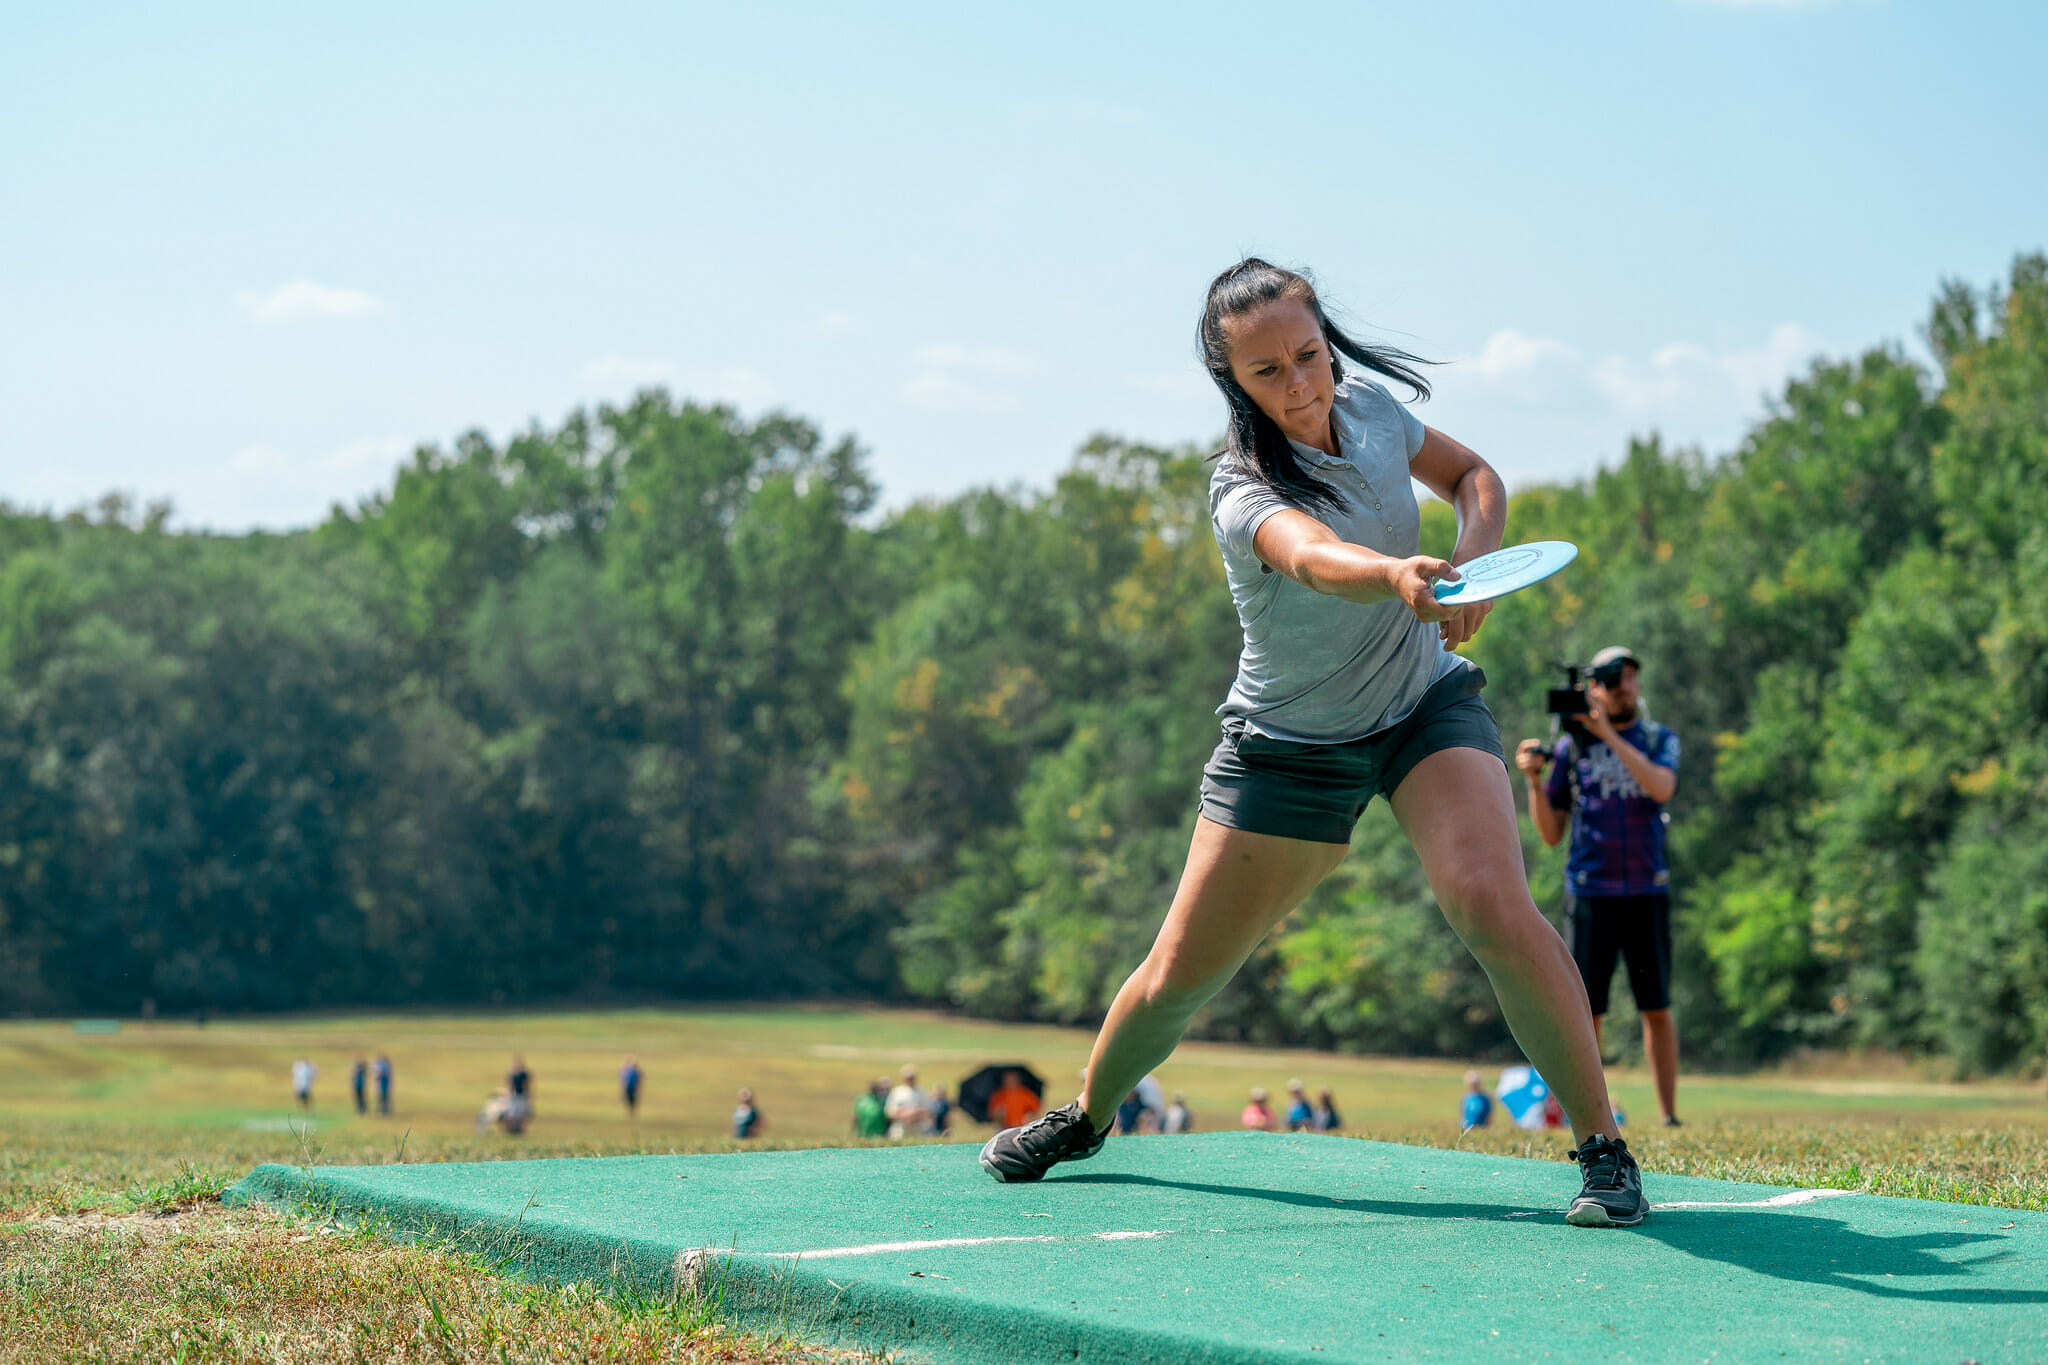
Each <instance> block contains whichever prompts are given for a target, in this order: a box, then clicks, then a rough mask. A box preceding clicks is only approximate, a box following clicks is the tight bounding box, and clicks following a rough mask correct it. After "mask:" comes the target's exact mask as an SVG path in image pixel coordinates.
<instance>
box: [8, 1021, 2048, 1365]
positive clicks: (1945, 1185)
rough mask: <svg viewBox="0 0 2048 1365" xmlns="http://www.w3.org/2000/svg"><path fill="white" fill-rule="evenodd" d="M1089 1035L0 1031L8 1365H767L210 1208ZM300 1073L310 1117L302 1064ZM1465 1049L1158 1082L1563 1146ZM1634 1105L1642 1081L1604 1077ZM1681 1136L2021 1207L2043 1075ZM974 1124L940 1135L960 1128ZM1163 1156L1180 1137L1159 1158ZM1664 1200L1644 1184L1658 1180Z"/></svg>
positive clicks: (1705, 1098)
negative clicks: (364, 1072) (628, 1075)
mask: <svg viewBox="0 0 2048 1365" xmlns="http://www.w3.org/2000/svg"><path fill="white" fill-rule="evenodd" d="M1089 1041H1090V1036H1089V1034H1088V1033H1087V1032H1085V1031H1082V1030H1071V1029H1058V1028H1048V1027H1019V1026H1006V1025H994V1024H987V1023H981V1022H975V1021H962V1020H956V1019H951V1018H947V1017H943V1016H939V1015H934V1014H928V1013H919V1012H910V1011H882V1010H868V1009H846V1008H838V1009H744V1010H683V1011H653V1010H646V1011H618V1012H604V1013H562V1014H489V1015H483V1014H466V1015H403V1016H348V1017H344V1016H334V1017H317V1018H314V1017H308V1018H292V1019H283V1020H279V1019H262V1020H228V1021H217V1022H214V1023H212V1024H209V1025H208V1026H207V1027H205V1028H203V1029H201V1028H196V1027H194V1026H193V1025H192V1024H190V1023H189V1022H177V1023H173V1022H160V1023H158V1024H157V1025H155V1026H154V1027H153V1028H146V1027H143V1026H141V1025H140V1024H139V1023H136V1022H133V1021H128V1022H125V1023H124V1026H123V1028H122V1029H121V1031H120V1032H119V1033H117V1034H111V1035H95V1034H78V1033H74V1032H73V1031H72V1028H71V1026H70V1025H69V1024H68V1023H49V1022H26V1023H11V1024H7V1025H0V1078H4V1082H0V1084H4V1093H0V1361H8V1362H13V1361H41V1360H109V1361H125V1360H136V1361H141V1360H149V1361H158V1360H180V1361H200V1360H236V1361H240V1360H358V1359H361V1360H377V1361H382V1360H393V1361H398V1360H407V1361H410V1360H423V1361H425V1360H432V1361H468V1360H478V1361H482V1360H492V1361H517V1360H543V1359H546V1360H560V1359H593V1360H617V1361H657V1360H661V1361H666V1360H678V1361H681V1360H689V1361H696V1360H702V1361H735V1362H755V1361H781V1360H798V1359H816V1358H823V1353H818V1352H814V1351H812V1350H810V1349H809V1348H807V1347H805V1346H804V1345H803V1344H802V1343H800V1342H795V1341H789V1340H784V1339H780V1338H777V1337H774V1336H772V1335H771V1336H766V1337H764V1336H761V1335H759V1334H754V1335H742V1334H737V1333H734V1332H732V1331H730V1330H729V1329H727V1328H725V1327H723V1326H722V1325H721V1324H720V1323H719V1322H718V1319H717V1315H716V1312H715V1310H714V1309H713V1308H712V1307H711V1306H709V1305H705V1304H695V1303H689V1302H681V1301H676V1300H659V1299H654V1300H650V1299H645V1298H639V1297H635V1296H632V1295H630V1294H626V1295H622V1294H620V1293H619V1292H617V1291H616V1290H608V1289H606V1288H604V1287H602V1286H535V1285H526V1284H519V1283H515V1282H508V1281H506V1280H504V1279H502V1278H500V1277H499V1276H497V1275H495V1274H494V1273H492V1268H491V1267H490V1266H489V1265H488V1264H487V1263H485V1262H483V1261H480V1260H478V1259H476V1258H474V1257H473V1256H469V1255H465V1254H461V1253H459V1252H457V1251H455V1250H453V1249H449V1248H439V1247H434V1246H429V1245H421V1244H400V1243H392V1242H386V1241H382V1240H379V1239H377V1238H374V1237H370V1236H367V1235H365V1234H362V1233H358V1232H355V1231H352V1230H349V1229H339V1228H325V1227H321V1226H318V1225H317V1224H315V1223H309V1222H305V1221H302V1220H293V1219H288V1218H282V1217H277V1216H275V1215H269V1214H262V1213H254V1212H244V1211H230V1210H226V1209H223V1208H221V1207H220V1206H219V1204H218V1202H217V1200H216V1198H215V1196H216V1195H217V1193H218V1191H219V1189H220V1188H221V1187H222V1186H223V1185H225V1184H227V1183H229V1182H231V1181H232V1180H234V1179H236V1178H239V1177H240V1176H241V1175H242V1174H244V1173H245V1172H247V1171H248V1169H249V1168H250V1167H252V1166H253V1165H255V1164H257V1163H258V1162H262V1161H287V1162H304V1163H313V1162H381V1161H391V1160H395V1159H401V1158H402V1159H404V1160H491V1159H505V1158H517V1157H523V1156H554V1155H590V1154H607V1153H623V1152H636V1151H707V1150H722V1149H728V1148H731V1147H734V1146H736V1145H737V1144H735V1143H734V1142H733V1141H732V1139H731V1138H730V1137H729V1136H728V1134H727V1130H726V1115H727V1113H728V1112H729V1110H730V1109H731V1106H732V1100H733V1092H734V1091H735V1090H736V1089H737V1088H738V1087H739V1086H741V1085H750V1086H752V1087H753V1088H754V1089H755V1090H756V1091H757V1092H758V1094H759V1096H760V1102H761V1105H762V1108H763V1109H764V1111H765V1112H766V1114H767V1116H768V1119H769V1129H768V1133H767V1135H766V1137H765V1138H764V1139H763V1142H764V1143H767V1144H773V1145H778V1146H781V1145H790V1146H813V1145H818V1144H823V1143H844V1142H850V1141H852V1140H853V1139H852V1137H851V1133H850V1127H849V1117H850V1106H851V1101H852V1097H853V1095H854V1093H855V1092H856V1091H857V1090H858V1089H859V1088H860V1086H861V1085H862V1084H864V1083H865V1081H866V1080H867V1079H868V1078H870V1077H873V1076H875V1075H878V1074H893V1073H894V1072H895V1070H896V1069H897V1067H899V1066H900V1065H902V1064H903V1063H905V1062H911V1063H915V1064H916V1065H918V1066H919V1067H920V1068H921V1070H922V1073H923V1077H924V1079H925V1080H926V1081H927V1082H930V1081H934V1080H937V1081H943V1082H945V1083H947V1084H949V1085H950V1084H952V1083H953V1082H955V1081H956V1080H957V1079H958V1077H959V1076H961V1075H964V1074H965V1073H967V1072H968V1071H971V1070H972V1069H974V1068H975V1067H976V1066H978V1065H980V1064H981V1063H983V1062H985V1061H1023V1062H1026V1063H1029V1064H1030V1065H1032V1066H1033V1067H1035V1068H1036V1069H1037V1070H1038V1071H1039V1072H1040V1073H1041V1074H1042V1075H1044V1076H1046V1077H1047V1078H1048V1079H1049V1080H1050V1081H1051V1082H1052V1087H1053V1088H1052V1093H1054V1094H1055V1095H1058V1096H1064V1095H1065V1094H1066V1093H1068V1092H1070V1091H1071V1090H1072V1089H1073V1088H1074V1087H1075V1085H1076V1082H1077V1078H1078V1072H1079V1069H1080V1067H1081V1065H1082V1063H1083V1062H1084V1061H1085V1059H1086V1054H1087V1048H1088V1043H1089ZM378 1050H384V1051H387V1052H388V1053H389V1054H390V1056H391V1058H392V1060H393V1063H394V1065H395V1068H396V1073H397V1085H396V1087H395V1098H396V1101H397V1103H396V1105H395V1112H394V1113H393V1114H392V1116H390V1117H389V1118H382V1117H378V1116H376V1115H374V1114H372V1115H370V1116H367V1117H358V1116H356V1115H355V1114H354V1112H353V1109H352V1105H351V1104H350V1102H349V1096H348V1086H347V1079H348V1069H349V1063H350V1062H351V1061H352V1060H353V1058H354V1057H355V1056H356V1055H357V1054H358V1053H363V1054H366V1055H370V1056H374V1055H375V1053H376V1051H378ZM514 1051H519V1052H522V1053H523V1054H524V1056H525V1057H526V1059H527V1062H528V1064H529V1065H530V1067H531V1068H532V1070H533V1073H534V1076H535V1089H536V1099H537V1109H538V1117H537V1120H536V1122H535V1124H534V1126H533V1128H532V1129H531V1130H530V1131H529V1133H528V1134H527V1135H526V1136H525V1137H523V1138H510V1137H505V1136H502V1135H498V1134H490V1135H486V1136H482V1137H479V1136H478V1135H476V1134H475V1132H474V1130H473V1123H472V1120H473V1116H474V1113H475V1111H476V1109H477V1107H478V1106H479V1105H480V1104H481V1103H482V1101H483V1100H484V1098H485V1097H486V1096H487V1095H488V1094H489V1093H490V1091H491V1090H492V1089H493V1088H494V1087H495V1086H496V1084H497V1083H498V1081H499V1079H500V1077H501V1075H502V1073H503V1071H504V1069H505V1066H506V1064H507V1063H508V1062H509V1060H510V1057H511V1055H512V1054H513V1052H514ZM629 1051H630V1052H633V1053H635V1054H637V1055H638V1057H639V1059H640V1062H641V1065H642V1066H643V1067H644V1068H645V1070H646V1072H647V1081H646V1090H645V1096H644V1099H643V1104H642V1109H641V1114H640V1117H639V1119H638V1121H637V1122H633V1123H629V1122H628V1121H627V1120H626V1118H625V1115H624V1111H623V1108H622V1106H621V1105H620V1104H619V1103H618V1099H617V1082H616V1073H617V1068H618V1064H619V1062H620V1060H621V1058H622V1057H623V1055H624V1054H625V1053H627V1052H629ZM299 1056H305V1057H307V1058H308V1059H310V1060H312V1061H313V1062H314V1063H315V1064H316V1065H318V1066H319V1067H320V1078H319V1081H318V1083H317V1085H316V1088H315V1098H316V1103H315V1106H314V1109H313V1111H312V1113H311V1115H310V1119H311V1122H310V1124H308V1123H307V1122H306V1121H305V1120H306V1117H307V1116H304V1115H301V1114H300V1113H299V1111H298V1109H297V1107H296V1106H295V1105H294V1103H293V1102H292V1096H291V1089H290V1064H291V1061H292V1060H293V1058H295V1057H299ZM1463 1070H1464V1067H1463V1065H1462V1064H1460V1063H1457V1062H1454V1061H1421V1060H1408V1059H1390V1058H1367V1057H1346V1056H1332V1055H1328V1054H1319V1053H1309V1052H1289V1051H1262V1050H1258V1049H1250V1048H1238V1047H1228V1046H1220V1045H1211V1044H1202V1045H1191V1046H1189V1047H1187V1048H1184V1049H1183V1050H1182V1052H1181V1053H1180V1054H1178V1055H1177V1056H1176V1057H1175V1058H1174V1059H1173V1061H1172V1062H1171V1063H1170V1064H1169V1065H1168V1066H1166V1067H1164V1068H1162V1069H1161V1071H1160V1078H1161V1080H1162V1081H1163V1082H1164V1083H1165V1085H1166V1087H1167V1088H1168V1089H1169V1090H1181V1091H1184V1092H1185V1093H1186V1094H1187V1096H1188V1099H1189V1102H1190V1104H1191V1105H1192V1106H1193V1108H1194V1109H1195V1112H1196V1114H1197V1116H1198V1118H1199V1119H1200V1120H1202V1121H1203V1123H1204V1125H1205V1126H1218V1125H1227V1124H1228V1123H1230V1122H1231V1121H1232V1120H1233V1118H1234V1115H1235V1114H1236V1112H1237V1110H1238V1108H1239V1107H1240V1106H1241V1105H1242V1103H1243V1100H1244V1095H1245V1092H1246V1090H1247V1089H1248V1088H1249V1087H1251V1086H1253V1085H1263V1086H1265V1087H1267V1088H1268V1089H1269V1090H1272V1091H1274V1092H1275V1093H1276V1095H1277V1093H1278V1091H1279V1090H1280V1088H1281V1086H1282V1085H1284V1083H1285V1082H1286V1081H1287V1080H1288V1079H1289V1078H1290V1077H1295V1076H1298V1077H1300V1078H1301V1079H1302V1080H1304V1081H1306V1082H1307V1083H1308V1084H1309V1085H1310V1087H1312V1088H1320V1087H1323V1086H1327V1087H1329V1088H1330V1089H1332V1090H1334V1091H1335V1093H1336V1096H1337V1099H1338V1101H1339V1104H1340V1107H1341V1108H1342V1110H1343V1112H1344V1114H1345V1117H1346V1122H1347V1125H1348V1128H1349V1130H1350V1131H1351V1132H1353V1133H1355V1134H1358V1135H1361V1136H1367V1137H1374V1138H1379V1139H1383V1140H1389V1141H1400V1142H1410V1143H1420V1144H1428V1145H1453V1144H1462V1145H1464V1146H1467V1147H1472V1146H1477V1147H1481V1148H1484V1149H1486V1150H1489V1151H1498V1152H1502V1153H1506V1154H1515V1155H1527V1156H1546V1155H1548V1156H1553V1157H1561V1156H1562V1153H1563V1150H1564V1142H1563V1139H1562V1138H1561V1137H1560V1136H1558V1135H1555V1134H1543V1133H1534V1134H1529V1133H1519V1132H1516V1131H1514V1130H1512V1129H1505V1130H1503V1129H1498V1128H1497V1129H1495V1130H1493V1131H1490V1132H1476V1133H1471V1134H1465V1135H1460V1134H1459V1132H1458V1131H1457V1126H1456V1123H1455V1120H1454V1118H1453V1115H1454V1113H1455V1110H1456V1106H1457V1102H1458V1100H1459V1098H1460V1094H1461V1091H1462V1084H1461V1077H1462V1073H1463ZM1613 1081H1614V1088H1615V1091H1616V1094H1617V1096H1618V1098H1619V1099H1620V1101H1621V1102H1622V1104H1623V1105H1624V1107H1626V1108H1629V1109H1631V1110H1633V1111H1634V1112H1636V1113H1637V1114H1639V1115H1643V1116H1646V1117H1647V1116H1650V1115H1652V1114H1654V1106H1653V1105H1652V1104H1651V1103H1650V1100H1649V1093H1648V1088H1647V1078H1646V1077H1644V1076H1643V1075H1641V1074H1639V1073H1635V1072H1631V1071H1625V1070H1624V1071H1617V1072H1615V1073H1614V1076H1613ZM1681 1111H1682V1112H1683V1113H1685V1114H1686V1116H1687V1118H1688V1126H1687V1127H1685V1128H1682V1129H1677V1130H1666V1129H1660V1128H1643V1127H1636V1128H1634V1129H1632V1130H1631V1132H1630V1141H1631V1145H1632V1146H1633V1147H1634V1148H1635V1149H1636V1151H1637V1152H1638V1154H1639V1155H1640V1156H1641V1158H1642V1161H1643V1165H1644V1167H1645V1169H1646V1171H1648V1172H1650V1173H1652V1177H1653V1179H1654V1173H1655V1172H1658V1171H1666V1172H1673V1173H1680V1174H1695V1175H1709V1176H1718V1177H1722V1178H1727V1179H1739V1180H1754V1181H1764V1182H1769V1183H1779V1184H1793V1185H1808V1186H1811V1185H1829V1186H1835V1187H1839V1188H1849V1189H1862V1190H1868V1191H1871V1192H1874V1193H1880V1194H1891V1195H1901V1196H1907V1197H1917V1198H1936V1199H1947V1200H1954V1201H1959V1202H1967V1203H1980V1204H1992V1205H2000V1206H2006V1207H2016V1208H2034V1209H2041V1208H2048V1102H2044V1100H2043V1098H2042V1096H2041V1094H2040V1091H2039V1087H2038V1084H2037V1083H2019V1082H2010V1081H2006V1082H1999V1081H1993V1082H1976V1083H1972V1084H1967V1085H1957V1084H1950V1083H1944V1082H1941V1081H1939V1080H1936V1079H1932V1078H1930V1077H1927V1076H1923V1075H1920V1074H1918V1073H1916V1072H1915V1071H1913V1070H1912V1069H1911V1068H1908V1067H1904V1066H1901V1065H1898V1064H1896V1063H1885V1062H1864V1063H1852V1062H1848V1061H1845V1060H1843V1059H1832V1060H1830V1061H1827V1062H1824V1063H1814V1064H1811V1065H1810V1066H1809V1067H1808V1068H1807V1069H1806V1071H1805V1072H1804V1073H1803V1074H1802V1073H1801V1072H1799V1071H1794V1070H1787V1071H1778V1072H1770V1073H1764V1074H1760V1075H1755V1076H1747V1077H1704V1078H1688V1079H1687V1081H1686V1083H1685V1087H1684V1090H1683V1091H1682V1095H1681ZM985 1131H986V1130H984V1129H982V1128H980V1127H979V1126H978V1125H975V1124H973V1123H971V1122H963V1123H961V1124H960V1125H958V1126H956V1128H955V1130H954V1135H953V1136H954V1138H955V1139H956V1140H965V1141H977V1140H979V1139H980V1138H981V1136H982V1135H983V1134H984V1132H985ZM1158 1140H1161V1141H1167V1140H1170V1139H1158ZM1651 1194H1652V1198H1653V1199H1654V1197H1655V1189H1654V1183H1653V1184H1652V1186H1651Z"/></svg>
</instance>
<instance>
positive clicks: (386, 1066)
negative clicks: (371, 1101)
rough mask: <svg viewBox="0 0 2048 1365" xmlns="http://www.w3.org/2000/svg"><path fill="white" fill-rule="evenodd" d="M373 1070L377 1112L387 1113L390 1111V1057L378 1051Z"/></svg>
mask: <svg viewBox="0 0 2048 1365" xmlns="http://www.w3.org/2000/svg"><path fill="white" fill-rule="evenodd" d="M373 1070H374V1071H375V1072H376V1075H377V1112H378V1113H380V1114H387V1115H388V1114H389V1113H390V1112H391V1058H389V1057H388V1056H386V1055H385V1054H384V1053H381V1052H380V1053H378V1054H377V1062H376V1065H375V1067H374V1068H373Z"/></svg>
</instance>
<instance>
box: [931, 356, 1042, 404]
mask: <svg viewBox="0 0 2048 1365" xmlns="http://www.w3.org/2000/svg"><path fill="white" fill-rule="evenodd" d="M913 358H914V359H915V360H916V361H917V363H918V365H919V367H920V368H919V370H918V372H917V373H916V374H914V375H912V376H911V377H910V378H909V379H908V380H907V381H905V383H904V385H903V390H902V392H903V397H904V398H905V399H906V400H908V401H909V402H910V403H911V404H912V405H914V406H916V407H920V408H928V409H930V410H932V411H935V412H980V413H1011V412H1016V411H1018V410H1020V409H1021V408H1022V407H1023V403H1022V401H1021V400H1020V399H1019V397H1018V395H1017V394H1016V393H1015V392H1014V390H1015V388H1016V385H1015V383H1014V381H1016V380H1018V379H1022V378H1025V377H1027V376H1029V375H1032V374H1035V373H1037V372H1038V368H1039V367H1038V361H1037V359H1036V358H1035V357H1033V356H1029V355H1024V354H1022V353H1020V352H1017V351H1002V350H994V349H989V348H977V347H968V346H955V345H938V346H924V347H920V348H919V349H918V350H917V352H916V354H915V356H914V357H913Z"/></svg>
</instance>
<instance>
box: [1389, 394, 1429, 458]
mask: <svg viewBox="0 0 2048 1365" xmlns="http://www.w3.org/2000/svg"><path fill="white" fill-rule="evenodd" d="M1394 411H1395V412H1398V413H1400V414H1401V434H1402V436H1404V437H1405V438H1407V442H1408V458H1409V459H1411V460H1412V459H1414V458H1415V457H1416V456H1417V455H1420V454H1421V453H1422V441H1423V438H1424V437H1426V436H1427V435H1428V434H1429V433H1428V432H1427V431H1425V430H1424V429H1423V426H1422V419H1421V418H1420V417H1417V416H1416V415H1415V414H1414V413H1412V412H1410V411H1408V409H1407V408H1406V407H1404V406H1403V405H1402V404H1400V403H1395V404H1394Z"/></svg>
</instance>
